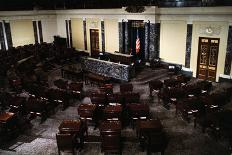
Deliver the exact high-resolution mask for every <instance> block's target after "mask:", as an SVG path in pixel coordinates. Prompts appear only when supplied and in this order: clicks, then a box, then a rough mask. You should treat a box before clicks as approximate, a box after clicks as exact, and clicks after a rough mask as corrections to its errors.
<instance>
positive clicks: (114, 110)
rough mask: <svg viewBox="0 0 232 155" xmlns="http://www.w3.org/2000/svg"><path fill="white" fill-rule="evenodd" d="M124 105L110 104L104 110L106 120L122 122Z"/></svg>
mask: <svg viewBox="0 0 232 155" xmlns="http://www.w3.org/2000/svg"><path fill="white" fill-rule="evenodd" d="M121 114H122V105H121V104H118V103H110V104H109V105H108V106H106V107H105V109H104V119H105V120H121Z"/></svg>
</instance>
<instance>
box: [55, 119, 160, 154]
mask: <svg viewBox="0 0 232 155" xmlns="http://www.w3.org/2000/svg"><path fill="white" fill-rule="evenodd" d="M85 127H86V126H85V122H83V121H81V120H64V121H63V122H62V123H61V124H60V126H59V132H60V133H61V134H68V136H70V135H75V136H74V137H75V139H80V143H76V144H79V145H83V143H84V132H85V130H87V128H85ZM99 130H100V137H101V138H100V139H101V150H102V151H104V152H119V153H120V152H121V149H122V147H121V146H122V141H121V140H122V138H121V130H122V124H121V121H119V120H117V121H116V120H115V121H112V120H111V121H103V122H101V124H100V126H99ZM162 130H163V126H162V124H161V122H160V120H159V119H147V120H139V121H137V123H136V133H137V138H138V139H139V141H140V143H141V145H144V143H143V142H144V137H149V136H150V135H151V133H159V132H161V131H162ZM58 135H59V134H57V144H58V149H59V151H60V150H62V148H61V147H60V146H59V142H58V141H60V140H62V139H61V137H58ZM63 138H64V137H63ZM153 138H155V137H153ZM75 147H76V146H75Z"/></svg>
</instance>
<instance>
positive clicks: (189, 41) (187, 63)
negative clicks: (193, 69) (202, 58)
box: [185, 24, 193, 68]
mask: <svg viewBox="0 0 232 155" xmlns="http://www.w3.org/2000/svg"><path fill="white" fill-rule="evenodd" d="M192 30H193V25H192V24H187V36H186V51H185V67H187V68H190V57H191V46H192Z"/></svg>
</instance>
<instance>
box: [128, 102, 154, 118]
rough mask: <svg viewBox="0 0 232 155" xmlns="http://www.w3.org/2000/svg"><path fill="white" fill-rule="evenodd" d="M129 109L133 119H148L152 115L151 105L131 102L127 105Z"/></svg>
mask: <svg viewBox="0 0 232 155" xmlns="http://www.w3.org/2000/svg"><path fill="white" fill-rule="evenodd" d="M126 107H127V108H128V110H129V114H130V117H131V119H133V120H138V119H147V118H149V116H150V110H149V106H148V105H147V104H141V103H129V104H127V105H126Z"/></svg>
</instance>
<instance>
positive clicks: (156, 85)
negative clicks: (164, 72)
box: [149, 80, 163, 96]
mask: <svg viewBox="0 0 232 155" xmlns="http://www.w3.org/2000/svg"><path fill="white" fill-rule="evenodd" d="M161 88H163V82H162V81H160V80H153V81H150V82H149V89H150V96H152V92H153V91H154V92H155V93H156V94H157V93H159V92H160V91H161Z"/></svg>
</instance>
